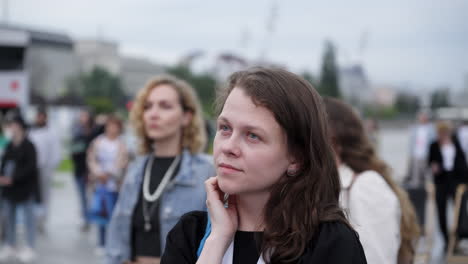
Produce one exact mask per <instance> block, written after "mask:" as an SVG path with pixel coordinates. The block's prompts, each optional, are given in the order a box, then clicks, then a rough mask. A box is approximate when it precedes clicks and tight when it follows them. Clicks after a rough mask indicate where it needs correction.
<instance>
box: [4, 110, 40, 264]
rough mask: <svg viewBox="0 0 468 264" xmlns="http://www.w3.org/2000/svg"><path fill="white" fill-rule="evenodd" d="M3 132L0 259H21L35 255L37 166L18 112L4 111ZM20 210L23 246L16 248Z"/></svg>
mask: <svg viewBox="0 0 468 264" xmlns="http://www.w3.org/2000/svg"><path fill="white" fill-rule="evenodd" d="M5 122H6V129H5V134H6V135H7V136H8V137H9V138H10V139H11V140H10V142H9V143H8V145H7V147H6V150H5V153H4V155H3V157H2V163H1V167H0V186H2V198H3V199H4V201H3V203H4V204H3V210H4V214H5V216H6V226H5V231H6V241H5V245H4V247H3V248H2V250H1V251H0V260H8V259H9V260H11V258H12V257H17V258H19V260H21V261H23V262H30V261H32V260H34V258H35V255H36V254H35V251H34V249H35V242H36V241H35V240H36V224H35V223H36V222H35V219H34V205H35V202H36V199H37V197H38V193H37V192H38V190H39V186H38V169H37V158H36V149H35V147H34V145H33V143H32V142H31V141H30V140H29V139H28V137H27V126H26V123H25V121H24V120H23V118H22V117H21V115H20V114H19V113H18V112H10V113H9V114H7V116H6V119H5ZM17 209H20V210H21V211H23V212H24V221H25V229H26V242H27V245H26V247H24V249H22V250H21V251H19V249H18V248H17V246H18V245H17V234H16V231H17V229H16V226H17V225H16V224H17V223H16V220H17V218H16V212H17Z"/></svg>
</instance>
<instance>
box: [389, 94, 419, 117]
mask: <svg viewBox="0 0 468 264" xmlns="http://www.w3.org/2000/svg"><path fill="white" fill-rule="evenodd" d="M420 106H421V104H420V102H419V98H418V96H416V95H413V94H410V93H407V92H400V93H398V95H397V98H396V101H395V107H396V109H397V110H398V112H400V113H402V114H414V113H416V112H417V111H418V110H419V108H420Z"/></svg>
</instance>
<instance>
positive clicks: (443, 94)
mask: <svg viewBox="0 0 468 264" xmlns="http://www.w3.org/2000/svg"><path fill="white" fill-rule="evenodd" d="M449 97H450V93H449V89H448V88H439V89H437V90H435V91H434V92H433V93H432V94H431V109H436V108H439V107H448V106H450V99H449Z"/></svg>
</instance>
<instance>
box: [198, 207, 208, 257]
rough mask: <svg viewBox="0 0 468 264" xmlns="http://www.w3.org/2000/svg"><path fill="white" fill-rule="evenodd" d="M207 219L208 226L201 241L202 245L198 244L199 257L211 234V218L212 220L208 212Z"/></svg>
mask: <svg viewBox="0 0 468 264" xmlns="http://www.w3.org/2000/svg"><path fill="white" fill-rule="evenodd" d="M206 217H207V220H206V228H205V235H204V236H203V238H202V240H201V241H200V246H198V250H197V257H198V258H199V257H200V255H201V253H202V251H203V247H204V246H205V242H206V239H207V238H208V237H209V236H210V234H211V220H210V215H209V214H208V213H207V214H206Z"/></svg>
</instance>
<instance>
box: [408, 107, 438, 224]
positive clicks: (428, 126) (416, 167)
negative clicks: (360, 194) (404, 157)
mask: <svg viewBox="0 0 468 264" xmlns="http://www.w3.org/2000/svg"><path fill="white" fill-rule="evenodd" d="M435 138H436V132H435V128H434V125H433V124H432V123H431V122H430V121H429V114H428V113H426V112H420V113H419V114H418V117H417V123H416V124H415V125H414V126H412V127H411V129H410V137H409V148H408V150H409V151H408V152H409V160H408V172H407V175H406V178H405V179H404V185H405V188H406V190H407V191H408V194H409V197H410V199H411V201H412V202H413V204H414V206H415V209H416V214H417V215H418V220H419V224H420V225H421V228H422V230H423V232H424V229H425V228H424V225H425V215H426V200H427V192H426V183H427V182H428V181H429V174H430V170H429V166H428V165H427V157H428V155H429V145H430V144H431V143H432V141H434V140H435Z"/></svg>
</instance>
